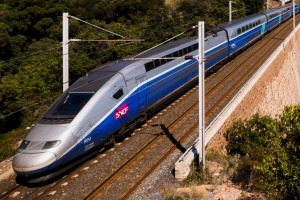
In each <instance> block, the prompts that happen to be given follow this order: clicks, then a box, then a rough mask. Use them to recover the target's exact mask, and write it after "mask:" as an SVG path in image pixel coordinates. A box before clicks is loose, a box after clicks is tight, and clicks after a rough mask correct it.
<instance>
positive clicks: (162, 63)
mask: <svg viewBox="0 0 300 200" xmlns="http://www.w3.org/2000/svg"><path fill="white" fill-rule="evenodd" d="M162 58H165V56H164V57H162ZM167 62H168V61H167V60H166V59H161V60H160V64H161V65H164V64H165V63H167Z"/></svg>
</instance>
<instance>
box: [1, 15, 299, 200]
mask: <svg viewBox="0 0 300 200" xmlns="http://www.w3.org/2000/svg"><path fill="white" fill-rule="evenodd" d="M297 23H299V16H297ZM291 30H292V22H291V20H289V21H288V22H286V23H285V24H283V25H282V26H281V27H279V28H277V29H275V30H274V31H273V32H271V33H269V34H268V35H267V36H266V37H264V38H263V39H262V40H260V41H259V42H258V43H257V44H255V45H254V46H252V47H250V48H249V49H247V50H246V51H245V52H244V53H243V54H242V55H241V56H239V57H237V58H236V59H234V60H233V61H231V62H230V63H228V64H227V65H226V66H225V67H223V68H222V69H221V70H220V71H219V72H218V73H216V74H214V75H212V76H211V77H210V78H208V79H207V80H206V96H205V97H206V119H207V120H206V124H209V123H210V121H211V120H213V119H214V118H215V116H216V115H217V114H218V113H219V112H220V110H221V109H222V108H223V107H224V105H226V104H227V102H228V101H229V100H230V99H231V98H232V96H234V95H235V93H236V92H237V91H238V90H239V89H240V88H241V87H242V86H243V84H244V83H245V82H246V81H247V80H248V79H249V78H250V77H251V76H252V75H253V73H255V71H256V70H257V69H258V68H259V67H260V66H261V64H262V63H263V62H264V61H265V60H266V59H267V58H268V57H269V55H270V54H271V53H272V52H273V51H274V49H276V48H277V47H278V45H279V44H280V43H281V42H282V40H283V39H284V38H285V37H286V36H287V35H288V33H290V32H291ZM258 49H264V51H258ZM185 96H187V97H183V98H180V101H185V100H184V99H190V100H188V102H189V105H186V104H187V103H182V105H181V104H180V102H179V103H178V102H177V103H176V104H177V105H178V104H179V107H180V108H181V109H182V110H183V111H182V113H181V114H178V116H179V115H180V116H179V117H178V116H174V115H176V113H177V111H176V110H175V108H174V107H172V109H174V110H173V111H170V112H171V114H170V113H168V112H169V111H166V109H165V110H163V111H162V112H161V113H158V116H154V117H153V119H152V120H151V122H149V123H148V124H147V125H146V126H144V127H142V128H141V130H138V131H136V132H137V133H138V134H136V135H134V137H132V138H131V140H133V139H134V138H137V137H138V136H139V137H140V136H143V137H144V138H146V139H145V140H147V142H145V143H143V144H141V145H140V147H139V148H137V150H135V151H134V150H133V152H134V153H132V154H131V155H130V156H129V155H127V154H126V156H124V159H123V161H120V162H119V163H118V162H116V163H114V164H112V165H109V164H107V166H110V168H113V170H110V171H109V172H107V173H106V172H104V174H105V173H106V174H105V175H97V176H96V175H95V177H93V176H90V177H88V178H87V179H90V184H89V185H87V181H86V180H84V178H80V177H83V176H87V173H93V172H94V171H92V170H97V169H98V168H99V166H100V164H99V163H100V162H103V163H104V161H103V160H105V159H107V161H106V160H105V163H106V162H110V161H109V160H113V158H111V159H109V158H108V157H109V156H112V155H115V154H116V153H115V152H117V151H120V149H122V145H123V144H122V145H120V146H119V145H118V144H117V145H116V151H115V152H114V151H113V150H108V151H106V152H105V153H103V154H99V155H98V156H97V157H96V158H94V159H92V160H90V161H88V162H85V163H84V164H82V165H80V166H79V167H78V168H76V169H75V170H73V171H71V172H70V173H69V174H67V175H66V176H65V177H63V178H61V179H59V180H57V181H55V182H53V183H52V184H48V185H45V186H40V187H25V186H22V185H15V186H14V188H11V189H10V190H9V191H7V192H6V193H2V194H1V195H0V199H106V198H109V199H128V198H130V196H131V195H132V194H134V192H135V191H136V190H137V188H138V187H139V186H140V185H141V184H142V183H143V182H145V180H146V179H147V177H149V176H150V174H151V173H152V172H153V171H154V170H155V169H157V168H158V167H159V165H160V164H161V163H162V162H163V161H164V160H165V159H166V158H167V157H168V156H170V154H172V153H173V152H174V151H176V150H180V151H184V149H185V147H184V144H185V143H186V141H187V140H188V137H194V138H195V137H197V128H198V114H197V112H198V106H197V105H198V101H197V100H195V98H198V96H197V89H196V88H193V89H192V90H191V91H190V92H188V93H187V94H185ZM177 101H179V100H177ZM172 104H175V103H172ZM167 109H169V110H171V107H170V106H169V107H167ZM172 112H173V114H172ZM174 113H175V114H174ZM149 127H150V128H149ZM149 133H150V134H149ZM151 133H152V134H151ZM144 138H143V139H144ZM138 140H141V139H140V138H139V139H137V141H138ZM126 142H127V140H125V141H124V143H126ZM125 145H126V144H125ZM125 145H124V146H125ZM128 146H130V145H128ZM187 147H188V145H187ZM123 150H124V149H123ZM125 150H126V149H125ZM128 154H129V153H128ZM105 155H107V156H105ZM149 160H150V161H151V162H149ZM96 161H97V162H96ZM114 162H115V161H114ZM102 165H104V164H102ZM112 166H114V167H112ZM107 168H109V167H107ZM89 170H90V171H89ZM99 170H100V169H98V171H99ZM103 171H105V170H103ZM99 177H100V178H99ZM133 177H136V178H133ZM92 178H94V179H95V180H92ZM81 182H82V184H83V185H85V189H84V191H76V188H75V185H76V184H77V185H78V184H79V183H81ZM122 184H123V186H121V185H122ZM79 187H80V186H79ZM72 189H73V190H74V191H72V192H70V191H69V190H72ZM65 191H68V192H65ZM116 191H120V192H116ZM69 193H70V195H71V196H68V195H69Z"/></svg>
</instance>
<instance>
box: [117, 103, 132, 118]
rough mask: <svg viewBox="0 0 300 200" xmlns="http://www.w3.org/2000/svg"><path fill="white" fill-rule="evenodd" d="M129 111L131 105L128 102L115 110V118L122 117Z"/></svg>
mask: <svg viewBox="0 0 300 200" xmlns="http://www.w3.org/2000/svg"><path fill="white" fill-rule="evenodd" d="M128 112H129V105H128V103H125V104H123V105H122V106H121V107H119V108H118V110H117V111H116V112H115V114H114V116H115V119H120V118H122V117H123V116H125V115H126V114H127V113H128Z"/></svg>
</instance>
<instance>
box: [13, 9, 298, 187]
mask: <svg viewBox="0 0 300 200" xmlns="http://www.w3.org/2000/svg"><path fill="white" fill-rule="evenodd" d="M296 12H297V13H298V12H299V4H297V7H296ZM291 16H292V8H291V5H285V6H283V7H281V8H278V9H272V10H269V11H266V12H261V13H257V14H254V15H251V16H248V17H245V18H242V19H238V20H235V21H233V22H230V23H225V24H222V25H220V26H219V27H218V28H217V29H214V30H212V31H210V32H209V33H208V34H207V35H206V38H205V57H206V61H205V71H206V73H209V72H211V71H215V70H217V69H218V68H219V67H220V66H221V65H223V63H224V62H226V61H227V60H228V59H230V58H231V57H232V56H235V55H236V54H237V53H239V52H240V51H241V50H243V49H245V48H246V47H247V46H249V45H251V44H253V43H254V42H255V41H256V40H258V39H260V38H261V37H263V36H264V35H265V34H266V33H267V32H268V31H271V30H272V29H274V28H275V27H276V26H279V25H280V24H281V23H282V22H283V21H285V20H287V19H288V18H290V17H291ZM185 55H191V56H197V55H198V38H197V37H191V38H185V39H179V40H177V41H175V42H171V43H168V44H164V45H162V46H161V47H159V48H156V49H154V50H151V51H149V52H147V53H146V54H144V55H143V57H146V58H149V59H141V60H119V61H114V62H111V63H108V64H106V65H103V66H100V67H98V68H96V69H94V70H92V71H91V72H89V73H88V74H86V75H85V76H83V77H81V78H80V79H79V80H77V81H76V82H75V83H74V84H72V85H71V86H70V88H69V89H68V90H67V91H65V92H64V93H63V94H62V95H61V96H60V97H59V98H58V99H57V100H56V101H55V102H54V103H53V104H52V106H51V107H50V108H49V110H48V111H47V112H46V113H45V114H44V115H43V116H42V117H41V119H40V120H39V121H38V123H37V124H36V125H35V126H34V127H33V128H32V130H30V132H29V134H28V135H27V136H26V138H25V139H24V140H23V142H22V143H21V145H20V147H19V149H18V150H17V153H16V155H15V156H14V159H13V169H14V171H15V172H16V174H17V175H18V176H19V177H21V178H22V179H24V180H25V181H26V182H41V181H44V180H48V179H51V178H53V177H55V176H57V175H59V174H61V173H63V172H64V171H66V170H67V169H69V168H71V167H72V166H74V165H76V164H77V163H78V162H82V160H84V159H86V158H87V157H88V156H89V155H91V154H92V152H97V151H98V150H99V149H100V148H102V147H103V146H104V145H106V144H109V143H113V142H114V139H115V137H117V136H122V135H123V134H124V133H126V132H127V131H128V130H131V129H134V127H136V125H137V124H140V123H142V122H143V121H145V120H146V118H147V117H148V116H149V115H151V114H152V113H154V112H156V111H157V110H159V109H160V108H162V107H163V106H164V105H166V104H167V103H168V102H170V101H171V100H172V99H174V98H175V97H177V96H178V95H180V94H182V92H184V91H186V90H187V89H189V88H191V87H192V86H193V85H195V84H197V79H198V60H197V58H193V59H189V60H184V59H175V57H182V56H185ZM151 58H162V59H151Z"/></svg>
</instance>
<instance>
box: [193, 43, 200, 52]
mask: <svg viewBox="0 0 300 200" xmlns="http://www.w3.org/2000/svg"><path fill="white" fill-rule="evenodd" d="M198 48H199V46H198V43H197V44H194V45H193V51H195V50H197V49H198Z"/></svg>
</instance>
